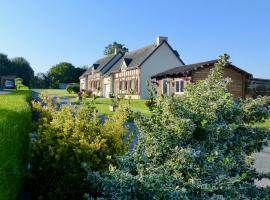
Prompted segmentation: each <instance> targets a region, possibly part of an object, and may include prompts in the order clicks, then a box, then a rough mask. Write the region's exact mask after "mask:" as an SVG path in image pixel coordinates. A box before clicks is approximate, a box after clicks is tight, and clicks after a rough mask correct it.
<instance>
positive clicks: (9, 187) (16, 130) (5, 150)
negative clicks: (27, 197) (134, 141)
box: [0, 90, 32, 200]
mask: <svg viewBox="0 0 270 200" xmlns="http://www.w3.org/2000/svg"><path fill="white" fill-rule="evenodd" d="M30 100H31V93H30V91H29V90H25V91H16V92H14V93H11V94H3V95H0V199H8V200H13V199H16V198H17V195H18V193H19V192H20V190H21V189H22V184H23V176H24V173H25V170H26V166H27V161H28V149H29V143H30V135H29V133H30V131H31V124H32V122H31V121H32V119H31V116H32V114H31V107H30V104H29V102H30Z"/></svg>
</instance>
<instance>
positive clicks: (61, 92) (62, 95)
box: [32, 89, 77, 98]
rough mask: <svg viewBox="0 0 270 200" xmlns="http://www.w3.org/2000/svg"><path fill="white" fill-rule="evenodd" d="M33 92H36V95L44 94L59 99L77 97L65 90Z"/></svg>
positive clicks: (35, 90) (37, 90) (39, 90)
mask: <svg viewBox="0 0 270 200" xmlns="http://www.w3.org/2000/svg"><path fill="white" fill-rule="evenodd" d="M32 90H33V91H34V92H37V93H44V94H48V95H51V96H58V97H60V98H65V97H67V98H71V97H74V98H75V97H77V94H75V93H71V94H69V93H68V92H67V90H65V89H32Z"/></svg>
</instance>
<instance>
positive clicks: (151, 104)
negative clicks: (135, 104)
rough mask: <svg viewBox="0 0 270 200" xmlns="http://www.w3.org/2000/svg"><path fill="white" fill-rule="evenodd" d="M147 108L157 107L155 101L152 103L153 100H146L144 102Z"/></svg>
mask: <svg viewBox="0 0 270 200" xmlns="http://www.w3.org/2000/svg"><path fill="white" fill-rule="evenodd" d="M144 104H145V106H146V107H148V108H151V107H153V106H154V105H155V101H152V100H146V101H145V102H144Z"/></svg>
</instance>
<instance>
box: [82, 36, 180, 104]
mask: <svg viewBox="0 0 270 200" xmlns="http://www.w3.org/2000/svg"><path fill="white" fill-rule="evenodd" d="M116 55H119V56H117V57H114V58H115V59H113V58H111V59H108V58H107V57H105V58H103V59H105V60H107V61H106V62H100V61H99V60H98V61H96V62H95V64H99V65H98V66H100V68H98V67H96V68H95V64H94V65H93V66H92V67H91V68H89V70H87V72H85V73H84V74H83V75H82V76H81V77H80V86H81V90H91V91H93V92H94V93H96V94H98V95H100V96H103V97H108V96H109V94H110V93H111V94H114V95H115V96H123V97H129V96H130V97H131V98H134V99H139V98H147V97H148V91H147V81H148V80H151V76H153V75H154V74H156V73H157V72H162V71H164V70H167V69H170V68H173V67H176V66H182V65H184V63H183V61H182V60H181V59H180V56H179V54H178V53H177V51H176V50H173V49H172V47H171V46H170V44H169V43H168V38H167V37H160V36H159V37H157V39H156V42H155V43H154V44H151V45H148V46H145V47H143V48H140V49H137V50H134V51H130V52H127V53H125V54H124V55H122V54H115V55H114V56H116ZM100 63H106V64H100ZM102 66H103V67H102ZM97 89H99V90H97Z"/></svg>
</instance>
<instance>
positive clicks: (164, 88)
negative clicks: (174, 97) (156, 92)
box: [162, 80, 170, 96]
mask: <svg viewBox="0 0 270 200" xmlns="http://www.w3.org/2000/svg"><path fill="white" fill-rule="evenodd" d="M162 82H163V85H162V93H163V94H164V95H167V96H169V95H170V82H169V81H167V80H163V81H162Z"/></svg>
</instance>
